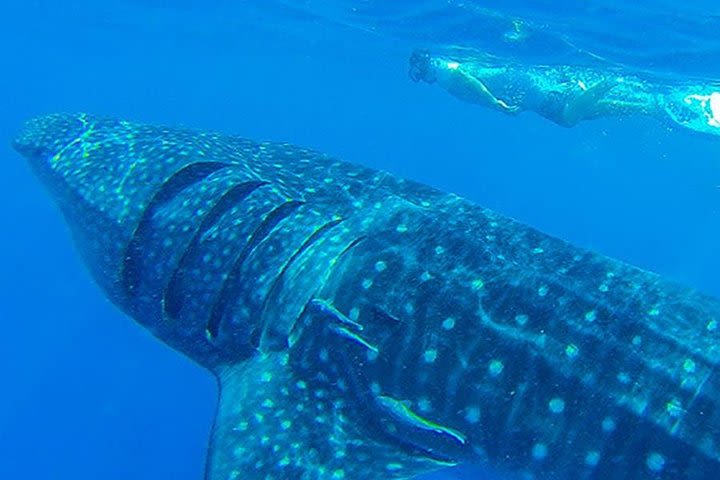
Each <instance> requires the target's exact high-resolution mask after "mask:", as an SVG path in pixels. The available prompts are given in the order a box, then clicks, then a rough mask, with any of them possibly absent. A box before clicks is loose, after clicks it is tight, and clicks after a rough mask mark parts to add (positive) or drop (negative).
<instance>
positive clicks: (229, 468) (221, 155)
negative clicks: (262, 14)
mask: <svg viewBox="0 0 720 480" xmlns="http://www.w3.org/2000/svg"><path fill="white" fill-rule="evenodd" d="M13 145H14V148H15V149H16V150H17V151H18V152H19V153H20V154H21V155H22V156H24V157H25V158H26V160H27V162H28V163H29V165H30V167H31V169H32V170H33V171H34V173H35V174H36V175H37V177H38V178H39V179H40V180H41V181H42V183H44V185H45V186H46V188H47V189H48V191H49V192H50V193H51V195H52V197H53V198H54V200H55V202H56V203H57V205H58V207H59V210H60V211H61V212H62V214H63V216H64V217H65V219H66V221H67V223H68V225H69V228H70V232H71V234H72V236H73V239H74V242H75V245H76V246H77V249H78V252H79V255H80V257H81V258H82V260H83V261H84V263H85V264H86V265H87V268H88V270H89V271H90V273H91V275H92V277H93V278H94V280H95V281H96V283H97V284H98V285H99V287H100V288H101V289H102V290H103V292H104V293H105V295H106V296H107V297H108V298H109V299H110V300H111V301H112V302H113V303H114V304H115V305H116V306H117V307H118V308H119V309H121V310H122V311H123V312H125V313H126V314H127V315H128V316H129V317H131V318H133V319H134V320H135V321H137V322H138V323H140V324H141V325H142V326H144V327H145V328H146V329H148V330H149V331H150V332H151V333H152V334H153V335H154V336H156V337H157V338H158V339H159V340H161V341H162V342H165V343H166V344H167V345H169V346H171V347H172V348H174V349H176V350H177V351H179V352H181V353H182V354H184V355H186V356H188V357H190V358H191V359H193V360H194V361H195V362H197V363H198V364H200V365H202V366H203V367H205V368H206V369H208V370H209V371H210V372H212V374H214V375H215V376H216V378H217V380H218V384H219V387H220V395H219V402H218V407H217V415H216V418H215V423H214V427H213V429H212V433H211V438H210V440H209V447H208V457H207V467H206V478H207V479H208V480H234V479H243V480H246V479H247V480H255V479H258V480H272V479H277V480H280V479H283V480H285V479H290V480H295V479H297V480H329V479H332V480H337V479H409V478H413V477H415V476H417V475H420V474H423V473H425V472H431V471H435V470H439V469H443V468H447V467H450V466H454V465H461V464H467V465H470V464H475V465H482V466H486V467H487V468H489V469H492V470H493V471H496V472H501V473H502V475H503V478H518V479H539V480H543V479H572V480H578V479H597V480H600V479H602V480H615V479H618V480H619V479H633V480H645V479H653V480H666V479H667V480H669V479H675V480H676V479H707V480H710V479H713V480H714V479H717V478H718V475H720V408H718V407H720V376H719V375H718V371H717V368H716V367H717V366H718V363H719V362H720V328H719V327H720V323H719V322H720V301H718V300H717V299H714V298H712V297H710V296H708V295H705V294H703V293H701V292H698V291H695V290H693V289H691V288H687V287H684V286H681V285H678V284H675V283H673V282H671V281H668V280H665V279H663V278H661V277H660V276H658V275H656V274H654V273H651V272H648V271H644V270H641V269H638V268H636V267H633V266H631V265H628V264H625V263H623V262H620V261H617V260H613V259H611V258H607V257H605V256H603V255H600V254H598V253H595V252H592V251H588V250H585V249H582V248H578V247H575V246H573V245H571V244H569V243H567V242H565V241H562V240H559V239H556V238H553V237H551V236H548V235H546V234H543V233H541V232H539V231H537V230H535V229H533V228H531V227H529V226H526V225H524V224H522V223H520V222H517V221H515V220H512V219H510V218H507V217H505V216H503V215H500V214H498V213H496V212H494V211H491V210H489V209H486V208H483V207H481V206H478V205H476V204H474V203H472V202H470V201H468V200H465V199H463V198H461V197H459V196H457V195H453V194H449V193H444V192H442V191H439V190H436V189H434V188H431V187H429V186H425V185H422V184H419V183H415V182H413V181H410V180H405V179H401V178H398V177H396V176H393V175H391V174H389V173H386V172H382V171H376V170H372V169H369V168H365V167H363V166H360V165H355V164H351V163H346V162H343V161H340V160H337V159H335V158H333V157H331V156H327V155H325V154H321V153H318V152H316V151H313V150H309V149H305V148H301V147H298V146H293V145H290V144H286V143H272V142H257V141H253V140H250V139H246V138H243V137H239V136H232V135H224V134H220V133H213V132H207V131H197V130H193V129H188V128H173V127H165V126H154V125H145V124H141V123H134V122H131V121H125V120H120V119H114V118H107V117H100V116H94V115H91V114H87V113H80V114H50V115H45V116H41V117H38V118H35V119H32V120H29V121H28V122H27V123H26V124H25V126H24V127H22V129H21V130H20V132H19V133H18V135H17V136H16V137H15V139H14V140H13Z"/></svg>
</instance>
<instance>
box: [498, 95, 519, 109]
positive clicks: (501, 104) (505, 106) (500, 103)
mask: <svg viewBox="0 0 720 480" xmlns="http://www.w3.org/2000/svg"><path fill="white" fill-rule="evenodd" d="M495 106H497V107H498V108H499V109H500V110H502V111H503V112H506V113H518V112H519V111H520V107H518V106H516V105H508V104H507V103H505V102H504V101H503V100H500V99H499V98H496V99H495Z"/></svg>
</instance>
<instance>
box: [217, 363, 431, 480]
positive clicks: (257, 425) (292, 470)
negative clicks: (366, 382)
mask: <svg viewBox="0 0 720 480" xmlns="http://www.w3.org/2000/svg"><path fill="white" fill-rule="evenodd" d="M218 377H219V379H220V385H221V394H220V402H219V407H218V414H217V418H216V421H215V426H214V428H213V433H212V438H211V441H210V449H209V456H208V464H207V473H206V479H207V480H235V479H238V480H240V479H241V480H272V479H276V480H338V479H350V480H352V479H375V478H378V479H379V478H382V479H409V478H412V477H414V476H415V475H417V474H419V473H422V472H425V471H429V470H434V469H437V468H439V465H438V464H437V463H435V462H432V461H429V460H427V459H424V458H418V457H416V456H414V455H411V454H408V453H407V452H404V451H403V450H401V449H398V448H396V447H393V445H392V443H388V439H387V438H384V437H382V436H378V435H376V432H377V429H376V428H368V427H367V425H368V424H369V423H371V419H369V418H367V417H365V416H363V415H361V414H357V413H354V412H357V411H356V410H353V408H350V406H349V405H350V404H351V403H352V402H353V400H352V399H351V398H348V395H349V394H348V393H347V392H344V391H343V390H342V389H335V390H333V389H332V388H328V387H327V386H321V385H322V383H318V382H314V381H313V379H309V378H308V379H301V378H299V376H298V374H297V373H296V370H295V369H294V368H293V361H292V359H291V357H290V355H289V354H288V353H286V352H274V353H270V354H267V355H258V356H257V357H254V358H252V359H249V360H247V361H245V362H243V363H241V364H237V365H232V366H228V367H224V368H222V369H220V370H219V372H218ZM374 432H375V433H374Z"/></svg>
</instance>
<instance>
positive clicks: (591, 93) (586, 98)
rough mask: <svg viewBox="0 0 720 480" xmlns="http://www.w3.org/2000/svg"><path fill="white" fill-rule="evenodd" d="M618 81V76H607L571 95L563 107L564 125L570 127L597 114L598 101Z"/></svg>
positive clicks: (619, 81)
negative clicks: (573, 95)
mask: <svg viewBox="0 0 720 480" xmlns="http://www.w3.org/2000/svg"><path fill="white" fill-rule="evenodd" d="M619 83H621V80H620V79H618V78H608V79H605V80H602V81H600V82H598V83H596V84H595V85H593V86H592V87H590V88H587V89H585V90H583V91H581V92H580V93H579V94H578V95H576V96H575V97H573V98H572V99H571V100H570V101H569V102H568V103H567V104H566V105H565V108H564V109H563V122H564V125H565V126H568V127H571V126H573V125H576V124H577V123H578V122H579V121H580V120H584V119H586V118H590V117H593V116H595V115H597V112H596V107H597V104H598V102H600V100H602V99H603V97H605V95H606V94H607V93H608V92H609V91H610V90H612V89H613V88H615V87H616V86H617V85H618V84H619Z"/></svg>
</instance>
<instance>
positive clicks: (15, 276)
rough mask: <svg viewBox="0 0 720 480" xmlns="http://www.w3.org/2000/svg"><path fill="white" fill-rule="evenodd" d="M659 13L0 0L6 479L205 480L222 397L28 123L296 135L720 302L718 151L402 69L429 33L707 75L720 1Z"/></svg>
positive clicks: (543, 58)
mask: <svg viewBox="0 0 720 480" xmlns="http://www.w3.org/2000/svg"><path fill="white" fill-rule="evenodd" d="M645 3H650V2H645ZM480 4H482V6H480ZM652 4H653V5H652V7H638V6H630V5H629V4H628V3H627V2H624V1H623V2H621V1H619V0H618V1H616V2H613V1H598V0H595V1H588V2H577V5H575V6H571V5H569V4H568V5H566V4H565V3H563V7H562V9H561V10H560V9H558V7H556V6H555V5H557V2H549V1H539V2H530V1H529V0H526V1H525V2H522V1H500V0H497V1H484V2H472V1H465V2H453V1H445V0H443V1H440V0H432V1H414V2H411V1H407V0H404V1H393V2H381V1H357V2H350V1H335V2H330V1H325V2H322V1H292V0H290V1H280V0H273V1H261V0H255V1H244V2H238V1H235V2H231V1H225V0H207V1H204V2H200V1H197V0H195V1H191V0H182V1H177V0H176V1H170V0H132V1H130V0H125V1H123V0H106V1H103V2H93V1H90V0H77V1H64V2H60V1H58V2H51V1H43V0H34V1H33V0H26V1H20V0H17V1H12V0H8V1H5V2H2V5H1V6H0V53H1V54H2V55H1V56H0V65H2V69H1V70H0V72H1V73H0V92H1V94H0V111H2V116H1V117H0V149H2V159H3V161H2V168H3V170H2V172H1V174H0V225H2V227H3V228H2V237H1V238H0V246H1V247H2V248H1V249H0V252H2V253H0V255H2V257H1V260H2V269H1V270H0V275H1V276H0V292H2V301H1V302H0V321H1V322H2V332H3V334H2V335H0V374H1V375H2V387H0V478H25V479H65V478H68V479H70V478H72V479H74V480H82V479H93V480H95V479H98V478H103V479H106V480H107V479H138V480H142V479H153V480H157V479H178V480H182V479H199V478H202V472H203V467H204V455H205V446H206V441H207V436H208V432H209V429H210V426H211V422H212V416H213V413H214V408H215V398H216V387H215V383H214V380H213V379H212V378H211V377H210V375H209V374H208V373H206V372H205V371H203V370H201V369H200V368H199V367H197V366H196V365H194V364H193V363H191V362H190V361H189V360H187V359H185V358H183V357H182V356H180V355H179V354H177V353H175V352H173V351H171V350H169V349H168V348H166V347H164V346H163V345H162V344H160V343H159V342H157V341H155V340H154V339H153V338H151V337H150V336H149V335H148V334H147V333H145V332H144V331H143V330H142V329H141V328H140V327H138V326H136V325H135V324H134V323H133V322H132V321H131V320H129V319H127V318H125V317H123V316H122V315H121V314H120V313H119V312H118V311H116V310H115V309H114V307H113V306H112V305H110V304H109V302H108V301H107V300H106V299H105V298H104V297H103V296H102V295H101V294H100V291H99V290H98V289H97V288H96V287H95V286H94V285H93V283H92V281H91V280H90V277H89V275H88V273H87V272H86V271H85V269H84V267H83V266H82V265H81V263H80V261H79V259H78V257H77V256H76V254H75V252H74V250H73V247H72V244H71V242H70V239H69V236H68V232H67V229H66V227H65V225H64V223H63V221H62V219H61V218H60V216H59V214H58V212H57V211H56V210H55V209H54V207H53V206H52V204H51V202H50V199H49V197H48V196H47V195H46V193H45V192H44V191H43V190H42V189H41V188H40V185H39V183H38V182H37V181H36V180H35V179H34V178H33V177H32V176H31V174H30V172H29V170H28V168H27V167H26V165H25V164H24V163H23V162H22V161H21V160H20V158H19V157H18V155H16V154H15V153H14V152H13V151H11V149H10V147H9V140H10V138H11V136H12V135H13V133H14V131H15V129H16V128H17V127H18V126H19V125H20V123H21V122H22V121H23V120H24V119H26V118H28V117H30V116H32V115H35V114H39V113H45V112H50V111H77V110H87V111H92V112H95V113H99V114H108V115H114V116H121V117H127V118H130V119H135V120H142V121H147V122H159V123H167V124H186V125H191V126H195V127H201V128H207V129H216V130H222V131H226V132H234V133H239V134H242V135H244V136H248V137H253V138H257V139H270V140H287V141H292V142H294V143H298V144H301V145H305V146H310V147H314V148H317V149H320V150H322V151H325V152H327V153H331V154H333V155H336V156H339V157H341V158H343V159H345V160H349V161H354V162H359V163H363V164H366V165H368V166H371V167H375V168H382V169H386V170H390V171H392V172H394V173H396V174H399V175H402V176H406V177H410V178H413V179H416V180H420V181H422V182H425V183H428V184H431V185H434V186H437V187H440V188H442V189H445V190H449V191H453V192H456V193H459V194H461V195H464V196H466V197H468V198H470V199H472V200H474V201H476V202H478V203H481V204H483V205H486V206H488V207H491V208H494V209H496V210H498V211H500V212H502V213H505V214H507V215H510V216H513V217H515V218H518V219H520V220H522V221H525V222H527V223H529V224H532V225H534V226H536V227H538V228H540V229H542V230H544V231H546V232H548V233H551V234H554V235H556V236H559V237H562V238H564V239H567V240H569V241H572V242H573V243H576V244H579V245H583V246H586V247H590V248H593V249H595V250H598V251H601V252H603V253H605V254H608V255H611V256H614V257H617V258H620V259H623V260H626V261H628V262H631V263H633V264H636V265H638V266H641V267H644V268H647V269H650V270H654V271H657V272H659V273H662V274H663V275H665V276H667V277H670V278H673V279H675V280H679V281H681V282H683V283H686V284H689V285H692V286H694V287H697V288H699V289H701V290H704V291H706V292H708V293H711V294H714V295H720V280H719V279H718V273H717V272H719V271H720V254H719V249H718V247H717V240H718V238H719V237H720V207H719V205H720V141H718V140H717V139H714V140H713V139H706V138H702V137H693V136H688V135H686V134H683V133H682V132H671V131H668V130H667V129H666V128H665V127H663V126H661V125H659V124H655V123H653V122H652V121H650V120H648V119H608V120H599V121H594V122H590V123H587V124H581V125H579V126H577V127H574V128H572V129H565V128H561V127H557V126H555V125H553V124H550V123H549V122H547V121H544V120H542V119H540V118H538V117H536V116H534V115H532V114H524V115H521V116H519V117H505V116H503V115H501V114H498V113H494V112H490V111H486V110H483V109H481V108H479V107H476V106H472V105H468V104H464V103H461V102H459V101H457V100H455V99H453V98H452V97H450V96H449V95H447V94H446V93H444V92H442V91H441V90H440V89H437V88H434V87H432V86H428V85H420V84H415V83H413V82H411V81H410V80H409V79H408V76H407V57H408V55H409V53H410V51H411V50H412V49H413V48H414V47H416V46H419V45H420V46H426V47H438V46H463V47H472V48H475V49H480V50H489V51H492V52H494V53H497V54H500V55H503V56H505V57H511V58H513V59H514V60H517V61H527V62H547V63H563V62H566V63H573V62H575V63H593V64H601V65H604V64H606V65H613V66H616V67H620V68H626V69H629V70H632V71H635V72H645V73H647V74H648V75H653V76H657V77H662V78H668V79H679V80H682V79H687V78H690V77H693V78H697V79H701V80H703V81H707V82H712V81H717V80H718V79H719V78H718V77H720V73H719V71H718V65H720V36H718V35H717V32H718V31H720V6H718V5H717V2H711V1H706V2H698V1H696V2H686V1H679V0H672V1H671V0H661V1H655V2H652ZM479 475H481V474H480V473H478V472H477V471H476V470H472V469H464V470H461V471H456V472H450V473H443V474H439V475H436V476H435V477H434V478H435V479H438V480H439V479H443V478H446V479H447V478H455V479H467V478H479V477H478V476H479ZM486 478H490V477H489V476H488V477H486Z"/></svg>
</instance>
